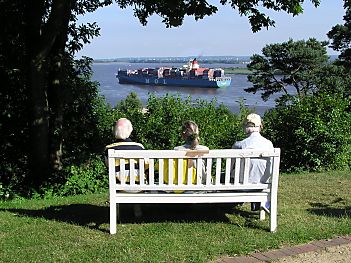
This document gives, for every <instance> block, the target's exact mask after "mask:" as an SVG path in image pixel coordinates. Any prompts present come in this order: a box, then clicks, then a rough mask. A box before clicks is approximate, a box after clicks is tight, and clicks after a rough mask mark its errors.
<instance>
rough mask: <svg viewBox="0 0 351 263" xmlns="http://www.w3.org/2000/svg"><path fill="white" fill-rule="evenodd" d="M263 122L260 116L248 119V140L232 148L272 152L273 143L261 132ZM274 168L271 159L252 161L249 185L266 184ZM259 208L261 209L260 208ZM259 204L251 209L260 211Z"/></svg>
mask: <svg viewBox="0 0 351 263" xmlns="http://www.w3.org/2000/svg"><path fill="white" fill-rule="evenodd" d="M262 128H263V125H262V120H261V117H260V115H258V114H255V113H251V114H249V115H248V116H247V117H246V120H245V123H244V129H245V133H246V135H247V138H246V139H244V140H242V141H237V142H236V143H234V145H233V146H232V148H233V149H261V150H272V149H274V147H273V143H272V142H271V141H270V140H268V139H266V138H264V137H263V136H262V135H261V134H260V131H261V130H262ZM271 168H272V165H271V159H270V158H256V159H251V162H250V172H249V180H248V181H249V183H252V184H257V183H266V182H267V180H268V179H269V178H268V176H269V174H270V173H269V171H270V169H271ZM258 208H259V207H258ZM258 208H257V204H256V203H252V204H251V209H252V210H258Z"/></svg>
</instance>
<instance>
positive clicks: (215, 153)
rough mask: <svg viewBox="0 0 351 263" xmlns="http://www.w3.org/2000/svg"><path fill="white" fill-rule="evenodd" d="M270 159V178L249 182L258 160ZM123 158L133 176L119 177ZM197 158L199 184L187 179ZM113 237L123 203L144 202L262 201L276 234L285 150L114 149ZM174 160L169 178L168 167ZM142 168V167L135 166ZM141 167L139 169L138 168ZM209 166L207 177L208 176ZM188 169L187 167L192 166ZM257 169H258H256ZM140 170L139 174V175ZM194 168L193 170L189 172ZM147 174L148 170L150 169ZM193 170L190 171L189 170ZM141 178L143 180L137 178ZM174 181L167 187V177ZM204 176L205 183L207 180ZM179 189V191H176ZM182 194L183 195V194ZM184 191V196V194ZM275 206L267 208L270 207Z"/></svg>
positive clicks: (110, 159) (111, 171)
mask: <svg viewBox="0 0 351 263" xmlns="http://www.w3.org/2000/svg"><path fill="white" fill-rule="evenodd" d="M255 158H256V159H257V158H259V159H264V160H269V163H270V165H268V166H270V167H269V168H268V166H267V169H268V170H269V179H268V181H267V182H264V183H255V184H253V183H249V178H250V165H251V160H252V159H255ZM116 159H119V163H120V172H119V174H121V175H122V174H124V171H125V168H126V163H129V165H128V166H129V167H130V168H129V167H128V168H129V169H130V173H129V174H130V177H129V178H127V179H126V177H124V176H120V175H119V176H118V178H119V179H120V180H118V179H116V170H115V162H116ZM189 159H192V160H196V167H197V168H196V182H194V181H192V178H191V176H189V177H188V178H187V179H186V182H184V181H183V172H185V171H183V168H182V167H183V165H182V164H183V162H184V160H185V161H187V162H189ZM108 162H109V192H110V233H111V234H115V233H116V225H117V217H118V210H119V209H118V207H119V204H122V203H129V204H142V203H242V202H256V203H260V212H259V216H260V220H264V219H265V213H266V212H267V213H269V214H270V231H272V232H273V231H276V228H277V192H278V179H279V164H280V149H279V148H275V149H274V150H271V151H262V150H252V149H245V150H240V149H222V150H210V151H191V150H189V151H174V150H143V151H136V150H123V151H121V150H119V151H115V150H109V151H108ZM167 162H168V164H169V165H168V166H169V169H168V174H164V164H165V163H167ZM175 163H178V165H179V169H177V170H178V172H177V173H178V179H177V180H178V181H176V182H174V180H172V178H173V176H174V175H173V171H174V170H173V167H172V166H173V164H175ZM136 164H138V166H135V165H136ZM134 166H135V167H134ZM203 166H204V167H205V175H204V177H202V173H203V171H204V169H203ZM186 167H187V166H186ZM251 167H252V166H251ZM137 168H138V172H136V171H137ZM187 169H192V168H187ZM146 170H147V171H146ZM189 172H190V170H189ZM136 174H138V176H137V175H136ZM166 177H168V180H166V181H167V182H168V183H165V178H166ZM201 178H202V179H201ZM174 191H176V193H175V192H174ZM177 191H178V192H177ZM179 192H181V193H179ZM267 202H268V203H270V207H269V208H266V207H265V204H266V203H267Z"/></svg>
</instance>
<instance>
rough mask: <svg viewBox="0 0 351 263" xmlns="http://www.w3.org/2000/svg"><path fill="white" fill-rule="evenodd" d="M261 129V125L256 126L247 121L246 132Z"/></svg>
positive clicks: (249, 132)
mask: <svg viewBox="0 0 351 263" xmlns="http://www.w3.org/2000/svg"><path fill="white" fill-rule="evenodd" d="M260 131H261V126H255V124H253V123H250V122H248V123H246V125H245V133H246V134H251V133H253V132H260Z"/></svg>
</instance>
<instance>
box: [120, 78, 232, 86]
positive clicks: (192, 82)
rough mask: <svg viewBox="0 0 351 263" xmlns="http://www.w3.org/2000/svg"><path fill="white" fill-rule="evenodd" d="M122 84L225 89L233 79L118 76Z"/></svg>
mask: <svg viewBox="0 0 351 263" xmlns="http://www.w3.org/2000/svg"><path fill="white" fill-rule="evenodd" d="M116 77H117V78H118V81H119V83H120V84H139V85H152V86H178V87H201V88H225V87H228V86H229V85H230V83H231V78H216V79H212V80H210V79H198V78H193V79H187V78H158V77H153V76H138V75H134V76H133V75H117V76H116Z"/></svg>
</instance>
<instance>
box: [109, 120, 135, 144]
mask: <svg viewBox="0 0 351 263" xmlns="http://www.w3.org/2000/svg"><path fill="white" fill-rule="evenodd" d="M132 131H133V126H132V123H131V122H130V120H128V119H127V118H120V119H119V120H118V121H116V123H115V127H114V129H113V134H114V136H115V137H116V139H122V140H124V139H127V138H129V136H130V134H131V133H132Z"/></svg>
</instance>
